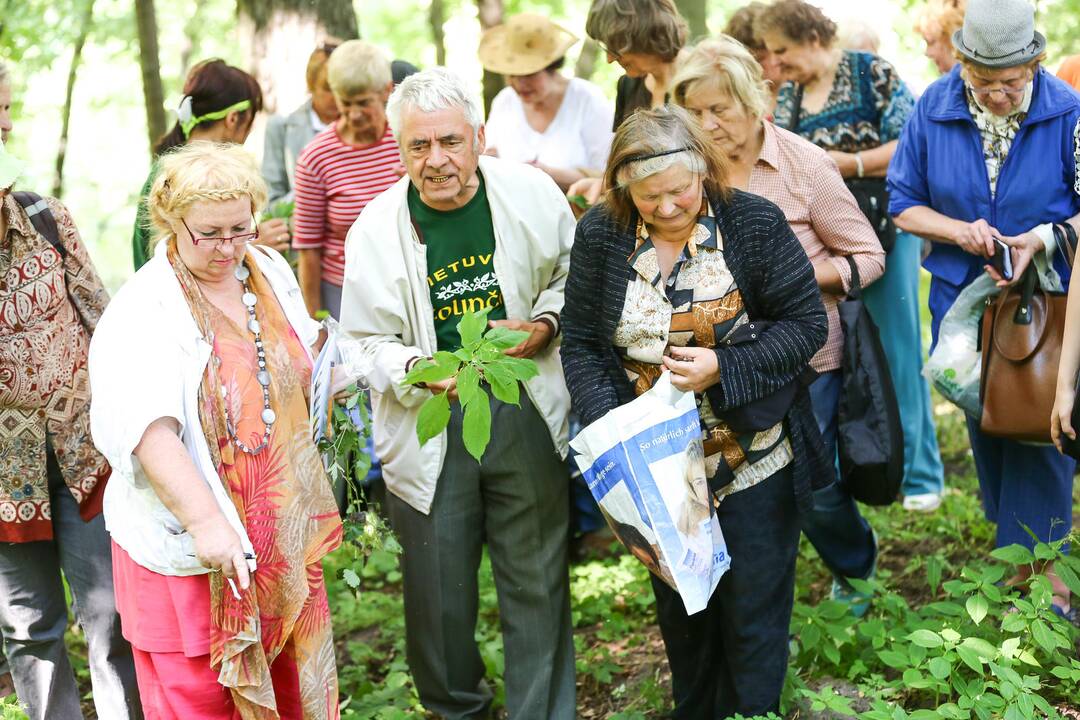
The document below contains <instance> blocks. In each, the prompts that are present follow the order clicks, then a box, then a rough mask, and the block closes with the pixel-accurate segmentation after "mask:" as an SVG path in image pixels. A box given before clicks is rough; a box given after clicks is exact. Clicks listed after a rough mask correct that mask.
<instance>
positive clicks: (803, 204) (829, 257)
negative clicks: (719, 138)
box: [748, 121, 885, 372]
mask: <svg viewBox="0 0 1080 720" xmlns="http://www.w3.org/2000/svg"><path fill="white" fill-rule="evenodd" d="M764 126H765V142H764V143H762V146H761V153H760V154H759V155H758V159H757V163H756V164H755V165H754V169H753V170H752V171H751V172H750V185H749V188H748V190H749V191H750V192H752V193H754V194H756V195H761V196H762V197H764V198H765V199H767V200H770V201H772V202H773V203H775V204H776V205H778V206H779V207H780V209H781V210H783V212H784V216H785V217H786V218H787V221H788V224H789V225H791V229H792V231H793V232H794V233H795V236H796V237H797V238H799V242H800V243H802V246H803V249H804V250H805V251H806V255H807V256H808V257H809V258H810V262H811V263H812V264H814V265H818V264H819V263H822V262H830V263H832V264H833V266H835V267H836V270H837V271H838V272H839V273H840V278H841V280H842V282H843V284H844V290H845V291H847V290H848V289H849V288H850V287H851V270H850V268H849V267H848V263H847V260H846V259H845V257H846V256H849V255H850V256H851V257H852V259H853V260H854V261H855V265H856V266H857V267H858V269H859V280H860V282H861V283H862V286H863V287H866V286H867V285H869V284H870V283H872V282H873V281H874V280H877V279H878V278H879V277H881V274H882V273H883V272H884V271H885V251H884V250H882V249H881V243H880V242H879V241H878V238H877V235H876V234H875V233H874V229H873V228H872V227H870V223H869V221H867V219H866V217H865V216H864V215H863V214H862V211H861V210H859V206H858V204H856V202H855V198H854V196H852V194H851V191H850V190H848V189H847V186H846V185H844V180H843V178H842V177H841V176H840V170H839V169H837V167H836V163H835V162H833V160H832V158H830V157H829V156H828V154H827V153H826V152H825V151H824V150H822V149H821V148H819V147H818V146H817V145H814V144H813V143H811V142H810V141H808V140H805V139H803V138H801V137H799V136H798V135H796V134H794V133H792V132H788V131H787V130H784V129H783V128H778V127H776V126H775V125H773V124H772V123H771V122H769V121H765V123H764ZM821 299H822V301H823V302H824V303H825V312H826V314H827V315H828V317H829V338H828V340H826V341H825V345H824V347H822V348H821V350H819V351H818V352H817V354H816V355H814V357H813V359H812V360H811V361H810V365H811V367H813V368H814V369H815V370H817V371H818V372H829V371H831V370H837V369H839V368H840V352H841V343H842V341H843V331H842V330H841V329H840V316H839V314H838V313H837V310H836V305H837V303H839V302H840V300H841V299H842V298H841V297H840V296H837V295H833V294H831V293H827V292H824V291H823V292H822V294H821Z"/></svg>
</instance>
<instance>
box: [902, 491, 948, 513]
mask: <svg viewBox="0 0 1080 720" xmlns="http://www.w3.org/2000/svg"><path fill="white" fill-rule="evenodd" d="M940 506H941V495H940V494H939V493H917V494H915V495H905V496H904V509H905V510H912V511H914V512H926V513H929V512H934V511H935V510H937V509H938V507H940Z"/></svg>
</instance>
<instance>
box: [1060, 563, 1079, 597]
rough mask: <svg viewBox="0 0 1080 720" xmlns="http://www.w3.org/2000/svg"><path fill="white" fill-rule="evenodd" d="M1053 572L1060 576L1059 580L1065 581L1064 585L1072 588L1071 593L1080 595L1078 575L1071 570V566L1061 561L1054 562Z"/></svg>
mask: <svg viewBox="0 0 1080 720" xmlns="http://www.w3.org/2000/svg"><path fill="white" fill-rule="evenodd" d="M1054 572H1056V573H1057V576H1058V577H1059V578H1061V582H1063V583H1065V585H1066V587H1068V588H1069V589H1070V590H1072V593H1073V595H1080V577H1078V576H1077V574H1076V573H1075V572H1074V571H1073V569H1072V568H1071V567H1069V566H1068V565H1067V564H1065V563H1062V562H1056V563H1054Z"/></svg>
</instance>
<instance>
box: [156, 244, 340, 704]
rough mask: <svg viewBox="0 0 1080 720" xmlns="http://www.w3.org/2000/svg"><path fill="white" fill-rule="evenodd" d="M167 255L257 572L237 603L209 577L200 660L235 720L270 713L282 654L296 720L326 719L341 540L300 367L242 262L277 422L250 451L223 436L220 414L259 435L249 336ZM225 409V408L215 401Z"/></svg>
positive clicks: (268, 297) (304, 369) (257, 280)
mask: <svg viewBox="0 0 1080 720" xmlns="http://www.w3.org/2000/svg"><path fill="white" fill-rule="evenodd" d="M169 262H170V263H171V264H172V267H173V269H174V271H175V272H176V277H177V278H178V279H179V281H180V285H181V287H182V288H183V290H184V294H185V296H186V298H187V300H188V305H189V307H190V308H191V312H192V315H193V317H194V318H195V321H196V323H197V324H198V326H199V328H200V330H201V331H202V333H203V336H204V337H206V338H207V339H208V340H209V341H210V342H211V344H212V345H213V348H214V352H213V357H212V358H211V361H210V362H209V363H207V367H206V372H205V374H204V375H203V380H202V384H201V386H200V388H199V419H200V421H201V424H202V429H203V432H204V433H205V434H206V439H207V442H208V444H209V447H210V453H211V456H212V458H213V461H214V464H215V465H216V466H217V468H218V474H219V475H220V477H221V479H222V481H223V483H224V485H225V488H226V489H227V490H228V492H229V495H230V497H231V498H232V501H233V503H234V504H235V505H236V509H237V511H238V512H239V515H240V520H241V522H242V523H243V525H244V527H245V529H246V530H247V533H248V537H249V538H250V539H251V542H252V545H253V546H254V549H255V555H256V558H257V564H258V569H257V570H256V572H255V573H254V575H253V576H252V585H251V586H250V587H249V588H248V590H247V591H242V592H240V599H237V598H236V597H235V596H234V595H233V591H232V588H231V587H230V586H229V584H228V583H227V582H226V581H225V579H224V578H223V577H222V575H221V574H220V573H211V575H210V613H211V639H210V662H211V666H212V667H214V668H216V669H218V670H219V676H218V679H219V681H220V682H221V684H222V685H224V686H225V687H228V688H229V689H230V690H231V691H232V697H233V700H234V702H235V703H236V707H237V709H238V710H239V712H240V715H241V717H243V718H245V720H277V719H278V718H279V717H280V714H279V712H278V708H277V702H276V697H275V693H274V685H273V682H272V680H271V674H270V666H271V665H272V664H273V663H274V662H275V660H276V659H277V658H278V656H279V655H280V654H282V653H285V654H286V655H287V656H291V659H292V660H293V661H294V662H295V665H296V669H297V673H298V675H299V682H300V695H301V703H302V705H303V717H304V719H305V720H333V719H334V718H337V717H338V703H337V670H336V665H335V661H334V644H333V637H332V627H331V621H330V610H329V607H328V605H327V599H326V589H325V585H324V581H323V573H322V566H321V562H320V561H321V559H322V558H323V557H324V556H325V555H326V554H327V553H329V552H330V551H332V550H333V549H334V548H336V547H337V546H338V545H339V544H340V543H341V533H342V530H341V521H340V519H339V517H338V511H337V505H336V504H335V502H334V497H333V494H332V492H331V488H330V482H329V480H328V479H327V477H326V473H325V471H324V469H323V465H322V461H321V460H320V458H319V454H318V452H317V450H316V448H315V444H314V442H313V441H312V438H311V429H310V424H309V419H308V393H309V388H310V383H311V362H310V360H309V358H308V356H307V354H306V353H305V351H304V348H303V345H302V344H301V341H300V339H299V338H298V337H297V336H296V334H295V332H294V331H293V330H292V327H291V326H290V325H289V323H288V321H287V320H286V318H285V315H284V313H283V312H282V311H281V309H280V306H279V305H278V303H277V299H276V297H275V295H274V292H273V290H272V288H271V287H270V284H269V283H268V282H267V281H266V279H265V277H264V276H263V275H262V273H261V272H259V269H258V267H257V266H256V265H255V263H254V262H252V261H251V260H250V257H248V258H246V259H245V265H246V267H247V268H248V270H249V271H250V273H251V275H250V277H249V279H248V284H249V287H250V289H251V291H252V292H254V293H255V294H256V295H257V296H258V298H259V301H258V303H257V305H256V306H255V312H256V317H257V319H258V321H259V325H260V329H261V333H262V341H263V347H264V348H265V351H266V363H267V369H268V370H269V372H270V377H271V384H270V402H271V406H272V407H273V410H274V412H275V413H276V415H277V419H276V420H275V422H274V425H273V429H272V433H271V434H270V437H269V439H268V444H267V446H266V447H265V448H264V449H263V450H262V451H261V452H259V453H257V454H255V455H248V454H246V453H243V452H241V451H240V450H239V449H238V448H237V447H236V445H235V444H234V443H233V442H232V439H231V437H230V434H229V431H228V426H227V419H231V420H232V422H233V424H234V427H235V429H236V432H237V435H238V436H239V437H240V439H241V440H242V441H243V442H244V443H245V444H246V445H247V446H248V447H257V446H258V445H259V443H260V442H261V440H262V433H263V428H264V425H263V422H262V420H261V419H260V413H261V411H262V409H263V395H262V389H261V386H260V385H259V384H258V382H257V380H256V378H255V373H256V372H257V371H258V366H257V361H256V355H255V344H254V337H253V335H252V334H251V333H250V332H249V331H248V330H247V328H241V327H239V326H237V325H236V324H235V323H234V322H233V321H232V320H230V319H229V318H228V317H227V316H226V315H225V314H224V313H222V312H221V311H220V310H219V309H218V308H217V307H215V306H214V305H213V304H212V303H210V302H209V301H208V300H207V299H206V297H205V296H204V295H203V293H202V290H201V289H200V288H199V285H198V283H197V282H195V279H194V278H193V277H192V276H191V273H190V272H189V271H188V269H187V267H186V266H185V265H184V263H183V262H182V261H181V260H180V258H179V256H178V254H177V252H176V248H175V245H172V246H170V247H169ZM226 404H227V405H228V407H226Z"/></svg>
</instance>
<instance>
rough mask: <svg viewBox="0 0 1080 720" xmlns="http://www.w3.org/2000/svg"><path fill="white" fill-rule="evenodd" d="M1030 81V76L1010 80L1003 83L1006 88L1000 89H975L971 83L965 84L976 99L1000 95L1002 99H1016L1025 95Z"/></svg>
mask: <svg viewBox="0 0 1080 720" xmlns="http://www.w3.org/2000/svg"><path fill="white" fill-rule="evenodd" d="M1030 79H1031V78H1030V76H1029V77H1022V78H1016V79H1014V80H1008V81H1006V82H1004V83H1002V85H1004V87H999V88H980V87H975V86H974V85H972V84H971V82H970V81H968V82H965V83H964V84H965V85H966V86H967V89H968V91H969V92H970V93H971V94H972V95H974V96H976V97H992V96H993V95H996V94H1000V95H1001V96H1002V97H1007V98H1012V99H1016V98H1018V97H1021V96H1022V95H1023V94H1024V91H1025V90H1026V89H1027V84H1028V81H1029V80H1030Z"/></svg>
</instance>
